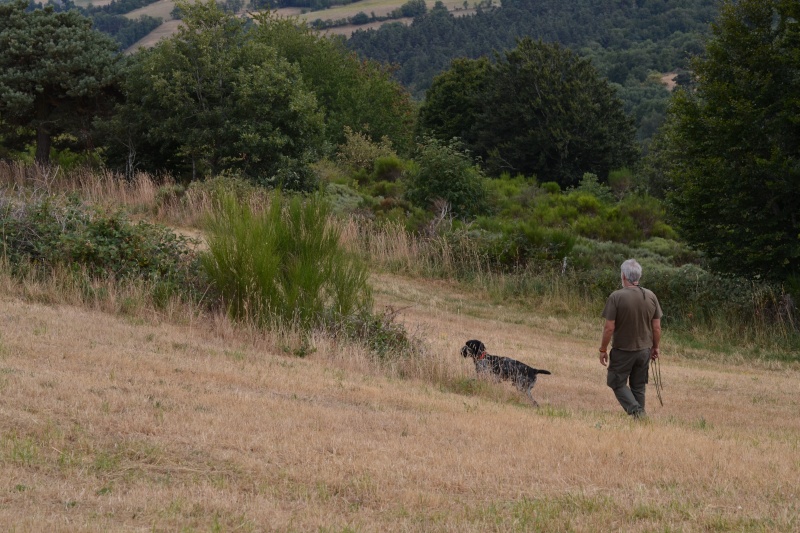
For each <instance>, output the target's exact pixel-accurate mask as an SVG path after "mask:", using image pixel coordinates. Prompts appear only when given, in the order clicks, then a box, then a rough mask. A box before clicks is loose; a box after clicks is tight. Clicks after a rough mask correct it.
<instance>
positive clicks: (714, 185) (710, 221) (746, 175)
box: [665, 0, 800, 280]
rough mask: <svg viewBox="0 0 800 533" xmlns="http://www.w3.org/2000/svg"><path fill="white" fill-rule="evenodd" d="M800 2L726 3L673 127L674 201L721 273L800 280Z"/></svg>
mask: <svg viewBox="0 0 800 533" xmlns="http://www.w3.org/2000/svg"><path fill="white" fill-rule="evenodd" d="M798 20H800V4H798V3H797V2H796V1H794V0H738V1H736V2H734V1H726V2H725V4H724V5H723V6H722V10H721V12H720V16H719V19H718V20H717V21H716V22H715V23H714V24H713V27H712V37H711V38H710V40H709V42H708V44H707V47H706V55H705V57H702V58H698V59H697V60H695V61H694V63H693V68H694V71H695V74H696V78H697V80H696V90H695V91H694V92H689V91H685V90H684V91H680V92H678V93H677V95H676V96H675V98H674V101H673V104H672V107H671V110H670V117H669V122H668V124H667V129H666V134H665V136H666V148H665V149H666V150H668V153H669V154H670V155H671V156H672V158H671V164H670V165H669V166H668V167H667V169H666V173H667V178H668V182H669V187H670V190H669V191H668V195H667V197H668V201H669V205H670V208H671V212H672V214H673V215H674V217H675V219H676V220H677V222H678V225H679V227H680V230H681V233H682V235H683V236H684V237H685V238H686V239H687V240H689V242H691V243H692V244H694V245H695V246H697V247H698V248H699V249H701V250H703V251H705V252H706V253H707V255H708V257H709V258H710V259H711V261H712V262H713V265H714V266H716V268H718V269H719V270H721V271H724V272H730V273H735V274H740V275H745V276H749V277H756V278H761V279H764V278H767V279H772V280H788V279H790V278H792V276H795V279H796V276H798V274H800V210H798V198H800V122H798V118H797V117H798V116H800V100H798V98H797V95H798V94H800V23H798Z"/></svg>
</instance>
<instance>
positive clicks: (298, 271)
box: [202, 194, 372, 332]
mask: <svg viewBox="0 0 800 533" xmlns="http://www.w3.org/2000/svg"><path fill="white" fill-rule="evenodd" d="M328 214H329V211H328V207H327V204H326V203H325V202H324V201H322V200H321V199H320V198H318V197H313V196H312V197H310V198H308V199H306V200H305V201H302V200H301V199H300V198H299V197H293V198H291V199H290V200H289V201H286V202H285V201H284V200H283V197H282V196H281V195H280V194H275V195H274V196H273V197H272V200H271V201H270V203H269V204H268V205H267V207H266V208H265V209H264V210H263V212H260V213H254V212H253V209H252V208H251V207H250V206H249V205H248V204H247V203H246V202H244V203H240V202H239V201H237V199H236V198H235V197H234V196H233V195H230V194H227V195H224V196H222V197H221V198H220V199H219V200H218V203H217V205H216V208H215V211H214V214H213V217H212V218H211V220H210V222H209V225H208V230H209V232H208V252H206V253H205V254H204V255H203V257H202V264H203V266H204V268H205V271H206V272H207V273H208V276H209V278H210V279H211V280H212V282H213V284H214V290H215V291H216V292H218V293H219V294H220V296H221V297H222V299H223V301H224V302H225V305H226V307H227V309H228V311H229V313H231V315H232V316H234V317H236V318H238V319H243V320H250V321H253V322H255V323H258V324H262V325H269V326H285V327H297V328H299V329H300V330H301V331H306V332H308V331H311V330H312V329H314V328H318V327H322V326H330V325H331V324H334V323H337V324H338V323H339V322H341V321H342V320H343V319H345V318H346V317H349V316H351V315H357V314H359V313H362V312H364V311H370V307H371V305H370V304H371V301H372V300H371V294H370V291H369V287H368V285H367V270H366V266H365V265H364V264H363V263H362V262H361V261H360V260H359V259H358V258H357V257H355V256H353V255H352V254H349V253H347V252H346V251H345V250H344V249H343V247H342V246H340V244H339V229H338V228H337V226H336V225H333V224H330V223H329V220H328Z"/></svg>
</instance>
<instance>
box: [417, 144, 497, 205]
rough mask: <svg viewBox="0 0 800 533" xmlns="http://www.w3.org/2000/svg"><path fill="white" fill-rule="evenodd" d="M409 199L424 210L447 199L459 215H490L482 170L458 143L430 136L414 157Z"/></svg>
mask: <svg viewBox="0 0 800 533" xmlns="http://www.w3.org/2000/svg"><path fill="white" fill-rule="evenodd" d="M414 160H415V161H416V165H415V166H414V168H413V169H412V171H411V172H410V173H409V176H408V182H407V189H406V198H408V200H409V201H410V202H411V203H412V204H414V205H416V206H418V207H421V208H423V209H432V208H434V207H435V206H436V204H437V202H439V201H445V202H447V203H448V204H449V205H450V208H451V212H452V214H453V215H455V216H456V217H457V218H460V219H463V220H467V219H473V218H475V217H477V216H479V215H483V214H486V212H487V204H488V202H487V201H486V189H485V187H484V183H483V179H484V178H483V175H482V174H481V171H480V169H478V168H477V167H475V166H474V165H473V163H472V161H471V160H470V157H469V156H468V154H465V153H464V152H463V151H462V150H461V149H460V147H459V146H458V145H457V144H456V143H452V142H451V143H447V144H445V143H442V142H439V141H437V140H436V139H426V140H425V141H424V142H423V143H422V144H420V146H419V148H418V154H417V156H416V157H415V158H414Z"/></svg>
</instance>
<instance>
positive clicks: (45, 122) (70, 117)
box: [0, 0, 117, 163]
mask: <svg viewBox="0 0 800 533" xmlns="http://www.w3.org/2000/svg"><path fill="white" fill-rule="evenodd" d="M27 7H28V4H27V2H25V1H24V0H17V1H14V2H11V3H0V119H2V121H0V135H5V136H6V137H7V138H13V137H17V138H20V140H21V141H23V142H24V141H29V140H31V138H35V142H36V160H37V161H39V162H41V163H47V162H48V161H49V159H50V148H51V145H52V142H53V138H54V137H55V136H57V135H60V134H71V138H72V139H76V140H82V141H86V138H87V136H88V131H89V129H90V126H91V121H92V119H93V117H94V116H96V115H97V114H99V113H100V112H101V111H102V109H103V106H104V104H106V103H107V101H106V99H107V98H109V97H110V95H111V94H112V91H113V88H114V84H115V82H116V76H117V57H116V55H115V51H116V48H117V47H116V44H115V43H114V41H112V40H111V39H110V38H109V37H107V36H105V35H103V34H101V33H98V32H96V31H93V30H92V28H91V23H90V22H89V20H87V19H86V18H85V17H82V16H80V15H79V14H78V13H76V12H74V11H67V12H62V13H59V12H56V11H54V10H53V9H52V8H50V7H48V8H46V9H43V10H36V11H32V12H27V11H26V9H27ZM83 144H84V146H85V145H86V144H88V143H86V142H84V143H83Z"/></svg>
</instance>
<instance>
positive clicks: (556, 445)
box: [0, 274, 800, 532]
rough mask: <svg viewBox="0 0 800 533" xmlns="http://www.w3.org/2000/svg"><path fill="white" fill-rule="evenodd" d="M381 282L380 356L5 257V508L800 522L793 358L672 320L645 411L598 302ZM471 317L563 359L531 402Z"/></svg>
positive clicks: (105, 514) (658, 525) (318, 525)
mask: <svg viewBox="0 0 800 533" xmlns="http://www.w3.org/2000/svg"><path fill="white" fill-rule="evenodd" d="M372 285H373V286H374V287H375V291H376V298H377V305H378V306H379V307H381V306H386V305H391V306H394V308H395V309H398V310H400V316H401V317H402V321H403V322H404V323H405V324H406V326H407V327H408V328H409V330H410V331H412V332H415V334H416V335H418V336H419V337H420V338H423V339H424V340H425V342H426V344H427V350H426V352H425V356H424V357H422V358H420V359H418V360H413V361H408V360H405V359H404V358H402V357H399V358H398V359H397V361H396V362H395V363H392V364H379V363H377V362H375V361H374V360H372V359H371V358H370V356H369V355H368V354H366V353H365V352H363V351H361V350H360V349H358V348H355V347H353V346H350V345H341V344H338V345H337V344H335V343H333V342H332V341H330V340H327V339H323V338H319V339H317V340H316V346H315V347H316V351H314V352H313V353H311V354H310V355H307V356H306V357H297V356H295V355H292V353H291V348H289V346H290V345H291V343H290V342H289V341H286V340H282V339H281V338H280V337H278V336H273V335H265V334H259V333H255V332H252V331H248V330H246V329H241V328H235V327H233V326H232V325H231V324H230V323H229V322H228V321H227V320H226V319H224V318H219V317H216V318H214V317H206V318H186V316H188V315H181V314H180V313H177V314H173V315H171V316H165V315H159V314H155V313H149V312H147V311H141V310H140V311H125V306H124V305H121V306H120V307H119V308H117V311H116V312H109V310H113V309H112V308H109V309H105V310H104V309H101V308H97V309H87V308H79V307H75V306H73V305H70V303H69V299H68V298H67V297H66V296H65V297H64V298H60V297H58V296H54V295H53V293H52V291H50V290H48V289H47V288H46V287H39V286H36V285H35V284H32V283H30V284H29V283H23V284H19V283H15V282H12V281H11V280H10V279H9V278H8V277H7V276H6V275H5V274H3V275H2V277H1V278H0V479H2V485H0V493H1V494H2V500H0V501H2V504H0V524H2V526H3V527H2V528H3V530H5V531H52V532H58V531H64V532H76V531H330V532H344V531H459V532H464V531H476V532H477V531H481V532H483V531H498V532H499V531H503V532H505V531H797V530H799V529H800V517H798V512H799V511H800V504H799V503H798V502H800V487H799V486H798V483H797V480H798V479H800V450H798V442H800V416H798V398H800V394H798V393H800V379H798V378H800V369H799V368H798V366H797V365H793V366H792V365H787V364H778V363H765V362H747V361H746V359H744V358H742V357H739V356H737V355H736V354H733V355H731V356H730V357H729V358H728V360H727V361H726V360H723V359H722V358H721V357H720V356H718V355H716V354H710V353H698V352H694V351H691V350H689V349H687V348H683V347H681V346H680V345H677V344H676V343H674V342H673V341H672V340H671V338H670V334H669V331H666V335H665V342H664V349H663V362H662V372H663V378H664V384H665V389H664V400H665V405H664V406H663V407H661V406H659V405H658V404H657V402H656V399H655V395H654V394H653V391H650V394H649V397H648V398H649V405H648V410H649V412H650V415H651V419H650V421H649V422H646V423H635V422H632V421H630V420H628V419H627V418H626V417H625V416H623V415H622V413H621V410H620V408H619V406H618V405H617V404H616V402H615V400H614V398H613V394H612V393H611V391H610V390H608V389H607V388H606V387H605V384H604V373H603V369H602V367H601V366H600V365H599V364H598V362H597V360H596V359H595V354H594V350H595V349H596V345H597V341H598V335H599V328H600V321H599V320H594V319H591V320H590V319H586V318H578V317H579V316H581V314H580V313H578V314H571V313H557V314H556V316H548V315H547V314H543V313H542V314H540V313H532V312H530V311H523V310H521V309H519V308H516V307H514V306H510V305H509V306H502V305H491V304H487V303H484V302H483V301H482V299H481V298H480V295H478V294H474V293H470V292H468V291H466V290H464V289H461V288H459V287H458V286H456V285H453V284H450V283H447V282H433V281H425V280H420V279H408V278H403V277H399V276H393V275H388V274H378V275H375V276H374V277H373V280H372ZM118 298H119V299H120V300H124V296H123V295H119V296H118ZM112 299H113V298H112ZM123 303H124V302H123ZM182 317H183V318H182ZM473 337H477V338H480V339H482V340H483V341H484V342H485V343H486V344H487V347H488V348H489V351H490V352H491V353H497V354H501V355H508V356H513V357H516V358H518V359H521V360H523V361H525V362H528V363H530V364H532V365H534V366H537V367H539V368H546V369H549V370H551V371H552V372H553V375H552V376H543V377H541V378H540V380H539V383H538V384H537V386H536V388H535V389H534V396H535V397H536V398H537V399H538V401H539V403H540V405H541V407H540V408H538V409H535V408H532V407H530V406H529V405H527V404H526V402H525V401H524V399H523V398H522V397H521V396H520V395H519V394H517V393H516V392H515V391H514V390H513V389H512V388H511V386H510V385H508V384H494V383H485V382H480V381H477V380H476V379H475V378H474V369H473V368H472V366H471V362H470V361H467V360H464V359H462V358H461V357H460V356H459V354H458V350H459V348H460V347H461V345H462V344H463V342H464V340H466V339H468V338H473Z"/></svg>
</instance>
